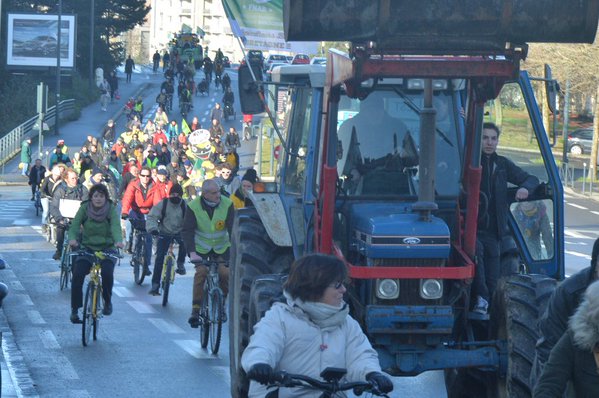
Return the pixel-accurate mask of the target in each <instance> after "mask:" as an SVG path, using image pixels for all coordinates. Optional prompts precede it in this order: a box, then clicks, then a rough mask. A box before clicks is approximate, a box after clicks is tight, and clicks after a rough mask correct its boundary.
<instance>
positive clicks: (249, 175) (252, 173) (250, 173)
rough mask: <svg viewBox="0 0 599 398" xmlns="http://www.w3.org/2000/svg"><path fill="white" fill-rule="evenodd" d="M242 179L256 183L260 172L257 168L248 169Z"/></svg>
mask: <svg viewBox="0 0 599 398" xmlns="http://www.w3.org/2000/svg"><path fill="white" fill-rule="evenodd" d="M241 181H249V182H251V183H252V184H255V183H256V182H258V173H256V170H254V169H247V170H246V172H245V174H244V175H243V177H242V178H241Z"/></svg>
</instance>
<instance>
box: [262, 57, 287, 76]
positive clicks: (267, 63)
mask: <svg viewBox="0 0 599 398" xmlns="http://www.w3.org/2000/svg"><path fill="white" fill-rule="evenodd" d="M274 63H279V64H280V63H288V61H287V57H286V56H285V55H281V54H270V55H269V56H268V57H266V61H264V72H267V71H268V70H269V69H270V66H271V65H272V64H274Z"/></svg>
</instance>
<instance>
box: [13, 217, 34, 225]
mask: <svg viewBox="0 0 599 398" xmlns="http://www.w3.org/2000/svg"><path fill="white" fill-rule="evenodd" d="M31 224H33V220H32V219H31V218H22V219H20V220H15V221H13V223H12V225H17V226H21V225H31Z"/></svg>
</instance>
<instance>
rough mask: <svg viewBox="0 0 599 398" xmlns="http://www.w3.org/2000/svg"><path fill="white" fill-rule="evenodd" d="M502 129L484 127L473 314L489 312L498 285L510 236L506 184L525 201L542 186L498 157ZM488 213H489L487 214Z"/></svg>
mask: <svg viewBox="0 0 599 398" xmlns="http://www.w3.org/2000/svg"><path fill="white" fill-rule="evenodd" d="M499 134H500V131H499V128H498V127H497V126H496V125H495V124H494V123H484V124H483V134H482V141H483V144H482V156H481V166H482V176H481V181H480V192H481V197H482V198H483V199H482V201H481V210H482V211H481V214H484V215H483V216H481V217H479V222H478V235H477V252H478V253H477V257H478V263H477V267H476V275H475V277H474V290H475V291H476V294H477V295H478V297H477V300H476V303H475V307H474V311H475V312H478V313H482V314H485V313H487V309H488V303H489V302H490V299H491V297H493V292H494V291H495V287H496V286H497V282H498V280H499V278H500V277H501V276H502V272H504V273H505V272H506V271H508V272H509V270H502V269H501V262H500V257H501V239H502V237H504V236H506V235H509V229H508V223H507V219H508V205H509V203H508V192H507V184H508V183H511V184H514V185H516V186H517V187H519V188H518V190H517V191H516V200H525V199H526V198H528V195H529V194H530V193H531V192H533V191H534V190H535V189H536V187H537V186H538V185H539V180H538V179H537V178H536V177H535V176H532V175H530V174H528V173H527V172H525V171H524V170H522V169H521V168H520V167H518V166H516V165H515V164H514V162H512V161H511V160H509V159H508V158H506V157H503V156H499V155H497V152H496V150H497V144H498V143H499ZM485 210H486V211H485Z"/></svg>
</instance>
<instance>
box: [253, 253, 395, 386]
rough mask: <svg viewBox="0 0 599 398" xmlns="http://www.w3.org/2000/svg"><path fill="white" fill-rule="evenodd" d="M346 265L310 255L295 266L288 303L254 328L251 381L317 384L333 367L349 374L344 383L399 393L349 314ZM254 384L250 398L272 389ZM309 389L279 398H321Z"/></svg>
mask: <svg viewBox="0 0 599 398" xmlns="http://www.w3.org/2000/svg"><path fill="white" fill-rule="evenodd" d="M346 279H347V268H346V267H345V264H344V263H343V262H342V261H341V260H339V259H337V258H336V257H332V256H326V255H322V254H310V255H307V256H304V257H302V258H300V259H298V260H297V261H296V262H294V263H293V265H292V266H291V271H290V274H289V278H288V279H287V282H286V283H285V285H284V289H285V291H284V294H285V297H286V298H287V303H286V304H283V303H275V304H274V305H273V306H272V308H271V309H270V310H269V311H268V312H266V314H265V315H264V318H262V319H261V320H260V322H258V323H257V324H256V326H255V327H254V334H253V335H252V337H251V339H250V343H249V345H248V346H247V348H246V349H245V351H244V352H243V356H242V358H241V365H242V366H243V369H244V370H245V371H246V373H247V374H248V377H249V378H250V379H253V380H256V381H257V382H260V383H263V384H268V382H269V381H270V380H271V377H272V374H273V372H274V371H281V370H284V371H286V372H288V373H296V374H302V375H306V376H310V377H313V378H316V379H319V378H320V373H321V372H322V371H323V370H324V369H326V368H327V367H337V368H344V369H347V374H346V375H345V377H344V378H343V379H342V380H341V382H350V381H364V380H367V381H370V382H373V383H376V384H377V385H378V387H379V389H380V390H381V391H382V392H390V391H391V390H393V383H392V382H391V380H390V379H389V378H388V377H387V376H385V375H384V374H382V373H381V367H380V365H379V361H378V355H377V353H376V351H375V350H374V349H373V348H372V346H371V345H370V342H369V341H368V339H367V338H366V336H365V335H364V333H363V332H362V330H361V329H360V326H359V325H358V322H356V320H355V319H353V318H352V317H351V316H350V315H349V308H348V305H347V304H346V303H345V302H344V301H343V294H344V293H345V291H346V289H345V286H344V281H345V280H346ZM256 381H252V382H251V384H250V393H249V396H250V397H264V396H265V395H266V393H268V392H269V391H270V390H268V389H267V388H266V387H265V386H264V385H261V384H258V383H257V382H256ZM320 394H321V393H320V392H318V391H314V390H311V389H307V388H281V389H280V390H279V397H281V398H282V397H300V396H301V397H318V396H320Z"/></svg>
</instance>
